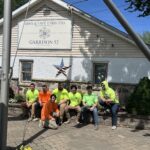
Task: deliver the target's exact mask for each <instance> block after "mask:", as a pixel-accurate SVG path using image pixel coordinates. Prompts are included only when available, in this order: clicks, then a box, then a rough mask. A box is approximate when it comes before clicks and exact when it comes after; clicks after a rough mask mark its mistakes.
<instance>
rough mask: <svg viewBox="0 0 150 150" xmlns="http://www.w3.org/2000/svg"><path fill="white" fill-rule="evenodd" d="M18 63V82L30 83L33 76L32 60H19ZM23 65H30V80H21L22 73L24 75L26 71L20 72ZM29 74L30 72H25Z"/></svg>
mask: <svg viewBox="0 0 150 150" xmlns="http://www.w3.org/2000/svg"><path fill="white" fill-rule="evenodd" d="M19 63H20V76H19V80H20V82H22V83H29V82H31V81H32V75H33V60H23V59H21V60H19ZM23 63H31V80H23V73H26V71H22V70H23V68H22V67H23ZM27 73H30V72H27Z"/></svg>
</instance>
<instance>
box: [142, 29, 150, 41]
mask: <svg viewBox="0 0 150 150" xmlns="http://www.w3.org/2000/svg"><path fill="white" fill-rule="evenodd" d="M141 37H142V39H143V41H144V42H145V43H147V44H150V32H149V31H146V32H144V33H143V34H142V35H141Z"/></svg>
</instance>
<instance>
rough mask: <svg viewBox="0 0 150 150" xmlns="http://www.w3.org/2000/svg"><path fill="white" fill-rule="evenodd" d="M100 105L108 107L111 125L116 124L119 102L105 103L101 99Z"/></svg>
mask: <svg viewBox="0 0 150 150" xmlns="http://www.w3.org/2000/svg"><path fill="white" fill-rule="evenodd" d="M99 103H100V105H101V106H103V107H104V108H105V109H107V108H108V109H110V110H111V114H112V125H113V126H116V125H117V111H118V109H119V104H116V103H110V104H106V103H105V102H103V101H102V100H100V101H99Z"/></svg>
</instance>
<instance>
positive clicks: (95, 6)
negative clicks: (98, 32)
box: [65, 0, 150, 34]
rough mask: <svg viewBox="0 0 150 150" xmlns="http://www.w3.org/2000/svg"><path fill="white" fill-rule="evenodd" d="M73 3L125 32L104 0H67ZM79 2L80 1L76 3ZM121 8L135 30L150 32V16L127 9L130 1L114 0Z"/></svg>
mask: <svg viewBox="0 0 150 150" xmlns="http://www.w3.org/2000/svg"><path fill="white" fill-rule="evenodd" d="M65 1H66V2H68V3H71V4H72V5H73V6H75V7H77V8H79V9H81V10H83V11H85V12H87V13H89V14H90V15H92V16H94V17H96V18H98V19H100V20H102V21H104V22H106V23H108V24H110V25H112V26H114V27H116V28H118V29H120V30H122V31H124V32H125V30H124V28H123V27H122V25H121V24H120V23H119V22H118V20H117V19H116V18H115V17H114V16H113V14H112V13H111V11H110V10H109V8H108V7H107V6H106V5H105V3H104V2H103V0H87V1H84V0H65ZM76 2H79V3H76ZM113 2H114V3H115V4H116V6H117V7H118V8H119V10H120V11H121V12H122V13H123V15H124V17H125V18H126V20H127V21H128V23H129V24H130V25H131V27H132V28H133V29H134V31H135V32H137V33H140V34H142V33H143V32H145V31H149V32H150V16H148V17H138V14H139V12H132V13H131V12H128V11H127V10H125V9H126V8H127V7H128V3H125V0H113Z"/></svg>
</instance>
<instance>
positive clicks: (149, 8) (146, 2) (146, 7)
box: [125, 0, 150, 17]
mask: <svg viewBox="0 0 150 150" xmlns="http://www.w3.org/2000/svg"><path fill="white" fill-rule="evenodd" d="M125 2H127V3H129V7H128V8H127V10H130V12H134V11H140V12H141V14H139V17H145V16H149V15H150V0H125Z"/></svg>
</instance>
